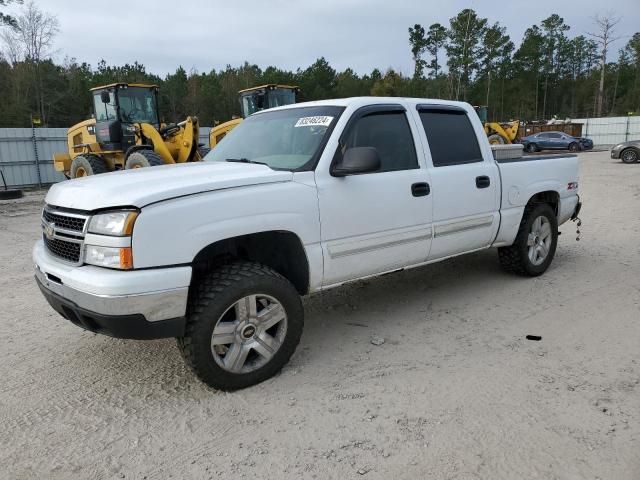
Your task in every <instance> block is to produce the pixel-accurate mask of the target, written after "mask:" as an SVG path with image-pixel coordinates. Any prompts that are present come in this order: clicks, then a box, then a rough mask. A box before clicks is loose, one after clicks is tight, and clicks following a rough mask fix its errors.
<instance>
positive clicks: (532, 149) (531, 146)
mask: <svg viewBox="0 0 640 480" xmlns="http://www.w3.org/2000/svg"><path fill="white" fill-rule="evenodd" d="M525 150H526V151H527V152H529V153H536V152H537V151H538V146H537V145H536V144H535V143H527V146H526V147H525Z"/></svg>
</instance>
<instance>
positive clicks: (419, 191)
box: [411, 182, 431, 197]
mask: <svg viewBox="0 0 640 480" xmlns="http://www.w3.org/2000/svg"><path fill="white" fill-rule="evenodd" d="M429 193H431V188H429V184H428V183H427V182H419V183H414V184H413V185H411V195H413V196H414V197H426V196H427V195H429Z"/></svg>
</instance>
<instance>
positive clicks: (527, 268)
mask: <svg viewBox="0 0 640 480" xmlns="http://www.w3.org/2000/svg"><path fill="white" fill-rule="evenodd" d="M557 245H558V220H557V219H556V215H555V213H554V211H553V209H552V208H551V206H549V205H548V204H546V203H545V204H534V205H530V206H528V207H527V208H526V209H525V211H524V216H523V218H522V221H521V222H520V228H519V230H518V235H517V236H516V240H515V242H513V245H511V246H509V247H500V248H498V258H499V259H500V264H501V265H502V268H504V269H505V270H506V271H508V272H513V273H517V274H519V275H525V276H530V277H537V276H538V275H542V274H543V273H544V272H545V271H546V270H547V268H549V265H551V261H552V260H553V257H554V255H555V253H556V246H557Z"/></svg>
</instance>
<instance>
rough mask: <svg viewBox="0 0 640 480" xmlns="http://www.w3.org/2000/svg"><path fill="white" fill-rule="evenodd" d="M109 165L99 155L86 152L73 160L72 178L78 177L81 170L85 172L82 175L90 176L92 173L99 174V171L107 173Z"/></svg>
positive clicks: (70, 172)
mask: <svg viewBox="0 0 640 480" xmlns="http://www.w3.org/2000/svg"><path fill="white" fill-rule="evenodd" d="M108 171H109V167H108V166H107V163H106V162H105V161H104V160H103V159H102V158H100V157H99V156H98V155H94V154H92V153H86V154H83V155H78V156H77V157H76V158H74V159H73V161H72V162H71V168H70V169H69V177H70V178H78V173H79V172H84V173H85V174H84V175H80V177H88V176H90V175H98V174H99V173H107V172H108Z"/></svg>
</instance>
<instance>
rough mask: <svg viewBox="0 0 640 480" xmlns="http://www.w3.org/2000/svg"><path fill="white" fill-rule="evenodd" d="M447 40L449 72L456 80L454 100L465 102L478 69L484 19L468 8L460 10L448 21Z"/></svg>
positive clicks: (485, 20) (484, 24) (485, 22)
mask: <svg viewBox="0 0 640 480" xmlns="http://www.w3.org/2000/svg"><path fill="white" fill-rule="evenodd" d="M449 23H450V28H449V32H448V37H449V40H448V42H447V44H446V47H445V49H446V51H447V55H448V56H449V60H448V62H447V65H448V66H449V72H450V73H451V74H452V75H453V76H454V78H455V79H456V80H457V82H456V85H455V90H454V91H455V95H454V96H455V99H456V100H459V99H460V98H462V100H465V101H466V100H467V91H468V87H469V84H470V82H471V80H472V78H473V74H474V73H475V71H476V70H477V69H478V65H479V60H480V39H481V38H482V36H483V35H484V31H485V29H486V25H487V19H486V18H480V17H478V15H477V14H476V12H475V11H474V10H472V9H470V8H466V9H464V10H462V11H461V12H460V13H459V14H458V15H457V16H455V17H453V18H452V19H450V21H449Z"/></svg>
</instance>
